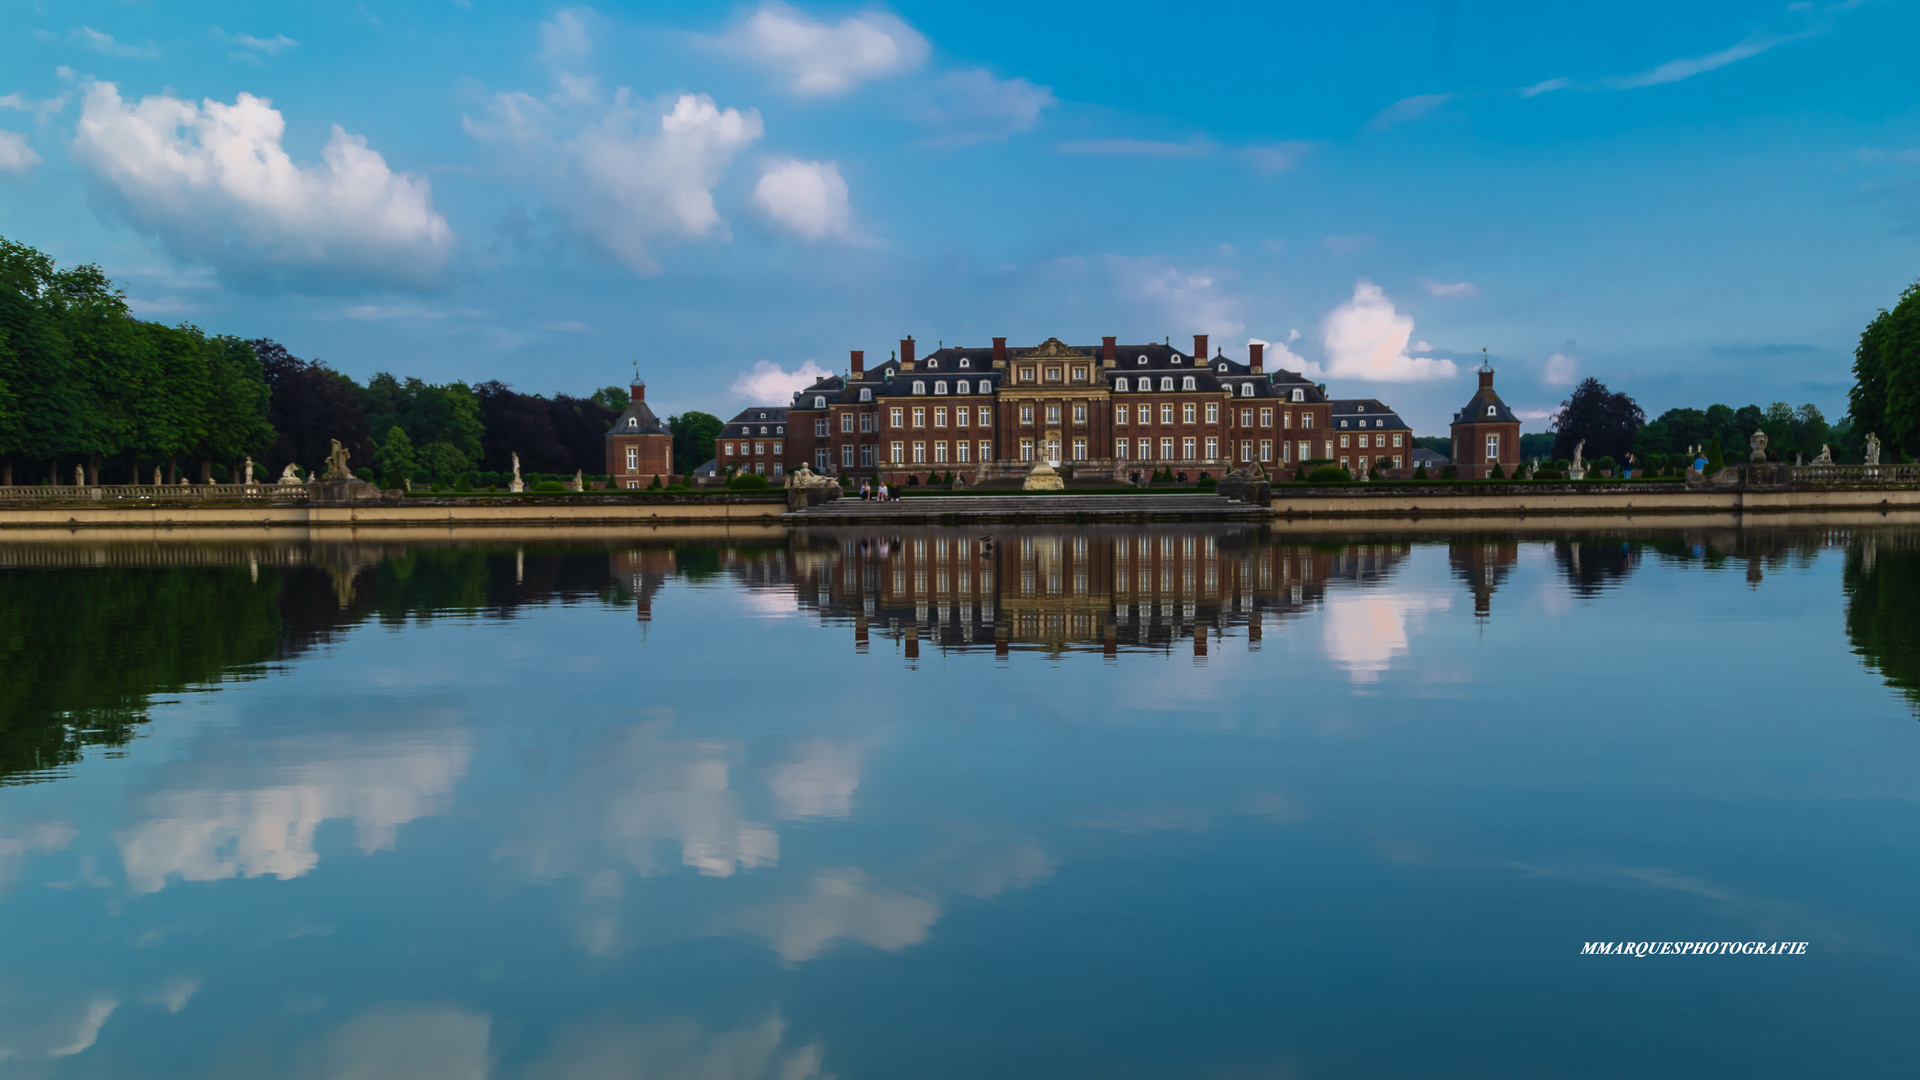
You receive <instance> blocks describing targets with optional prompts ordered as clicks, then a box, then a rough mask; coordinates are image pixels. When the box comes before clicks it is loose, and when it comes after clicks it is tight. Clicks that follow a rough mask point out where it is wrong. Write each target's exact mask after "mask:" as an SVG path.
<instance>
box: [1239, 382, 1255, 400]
mask: <svg viewBox="0 0 1920 1080" xmlns="http://www.w3.org/2000/svg"><path fill="white" fill-rule="evenodd" d="M1240 396H1241V397H1252V396H1253V384H1252V383H1250V382H1243V383H1241V384H1240Z"/></svg>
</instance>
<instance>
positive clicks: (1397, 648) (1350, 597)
mask: <svg viewBox="0 0 1920 1080" xmlns="http://www.w3.org/2000/svg"><path fill="white" fill-rule="evenodd" d="M1452 604H1453V601H1452V599H1451V598H1449V597H1446V596H1417V595H1413V594H1410V593H1394V592H1373V591H1361V592H1354V593H1347V594H1344V595H1338V596H1330V597H1328V598H1327V605H1326V613H1325V615H1324V616H1322V619H1323V623H1324V631H1323V633H1324V635H1325V640H1326V646H1327V655H1328V656H1330V657H1332V658H1333V661H1334V662H1335V663H1337V664H1339V665H1340V666H1341V667H1344V668H1346V669H1347V672H1348V674H1349V675H1350V676H1351V678H1352V679H1353V681H1354V682H1357V683H1368V682H1373V681H1375V680H1376V679H1378V678H1379V677H1380V673H1381V672H1383V671H1385V670H1387V668H1388V666H1389V665H1391V664H1392V662H1393V659H1394V658H1395V657H1397V656H1403V655H1405V654H1406V651H1407V618H1408V616H1410V615H1421V614H1425V613H1426V612H1429V611H1445V610H1447V609H1448V608H1449V607H1451V606H1452Z"/></svg>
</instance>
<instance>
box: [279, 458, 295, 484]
mask: <svg viewBox="0 0 1920 1080" xmlns="http://www.w3.org/2000/svg"><path fill="white" fill-rule="evenodd" d="M279 482H280V483H282V484H297V483H299V482H300V468H299V466H297V465H295V464H293V463H292V462H291V461H289V462H288V463H287V467H286V468H284V469H281V470H280V481H279Z"/></svg>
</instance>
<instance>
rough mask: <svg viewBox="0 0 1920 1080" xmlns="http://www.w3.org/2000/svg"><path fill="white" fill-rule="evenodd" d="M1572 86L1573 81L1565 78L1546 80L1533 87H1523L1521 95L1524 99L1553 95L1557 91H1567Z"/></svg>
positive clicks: (1520, 91)
mask: <svg viewBox="0 0 1920 1080" xmlns="http://www.w3.org/2000/svg"><path fill="white" fill-rule="evenodd" d="M1572 85H1573V80H1572V79H1568V78H1565V77H1564V76H1563V77H1561V78H1557V79H1546V80H1543V81H1541V82H1537V83H1534V84H1533V85H1532V86H1523V87H1521V88H1520V90H1519V94H1520V96H1521V97H1523V98H1530V97H1538V96H1539V95H1541V94H1551V93H1553V92H1554V91H1555V90H1565V89H1566V88H1567V87H1569V86H1572Z"/></svg>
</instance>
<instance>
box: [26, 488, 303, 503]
mask: <svg viewBox="0 0 1920 1080" xmlns="http://www.w3.org/2000/svg"><path fill="white" fill-rule="evenodd" d="M307 498H308V492H307V485H305V484H95V485H88V486H84V487H83V486H80V485H77V484H26V485H15V486H12V487H0V502H8V501H12V502H212V501H222V502H224V501H228V500H256V499H257V500H260V501H262V502H304V501H306V499H307Z"/></svg>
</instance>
